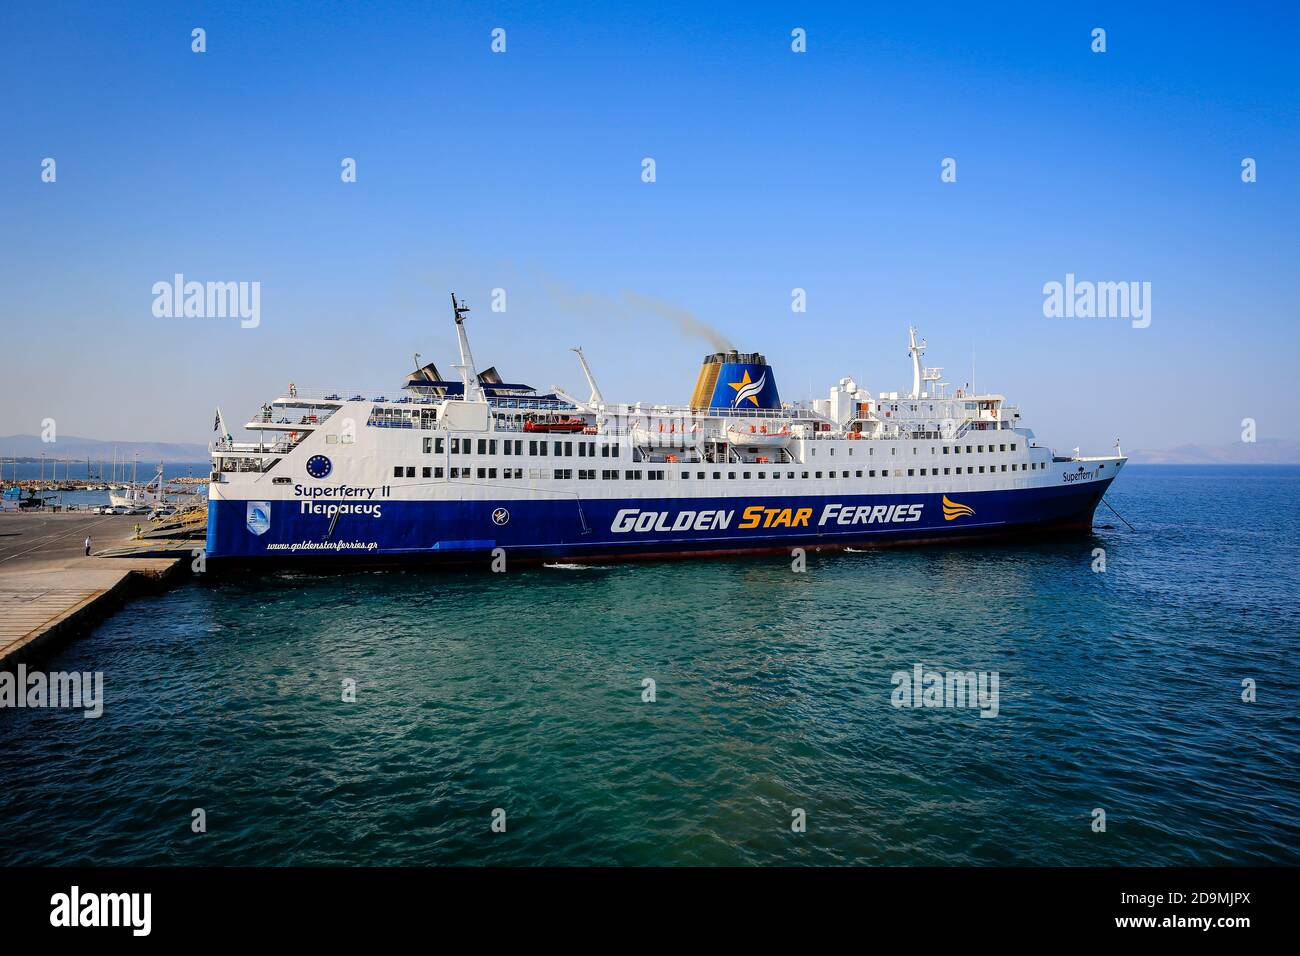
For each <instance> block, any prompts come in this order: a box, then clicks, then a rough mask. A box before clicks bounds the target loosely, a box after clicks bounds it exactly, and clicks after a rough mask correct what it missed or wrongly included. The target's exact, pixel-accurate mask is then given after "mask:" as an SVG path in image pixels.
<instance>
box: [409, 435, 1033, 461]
mask: <svg viewBox="0 0 1300 956" xmlns="http://www.w3.org/2000/svg"><path fill="white" fill-rule="evenodd" d="M448 441H450V442H451V453H452V454H453V455H471V454H475V444H476V443H477V446H478V450H477V454H480V455H495V454H498V450H499V453H500V454H502V455H514V456H522V455H523V454H524V440H523V439H520V438H513V439H512V438H502V439H497V438H477V439H475V438H451V439H444V438H435V437H432V436H427V437H425V439H424V445H423V450H424V453H425V454H426V455H431V454H437V455H441V454H442V453H443V451H445V450H446V447H447V446H446V442H448ZM548 446H549V448H550V449H551V451H550V452H548V451H547V448H548ZM574 446H577V457H579V458H595V457H597V450H596V449H597V447H599V449H600V451H599V457H601V458H618V457H620V454H621V452H620V449H619V443H618V442H594V441H578V442H574V441H552V442H548V441H539V440H534V439H530V440H529V441H528V454H529V455H533V456H535V457H541V458H545V457H546V456H547V455H548V454H550V455H551V456H552V457H555V458H561V457H564V458H572V457H574ZM965 448H966V454H968V455H983V454H985V453H986V451H987V453H994V452H1005V451H1015V450H1016V442H1010V443H1003V444H1000V445H996V446H995V445H966V446H965ZM853 451H854V449H853V448H852V447H850V448H849V455H852V454H853ZM895 451H896V448H895V446H890V449H889V453H890V454H891V455H892V454H894V453H895ZM812 453H813V454H814V455H816V454H817V449H816V448H815V447H814V448H813V449H812ZM830 453H831V455H834V454H835V449H834V448H832V449H830ZM875 453H876V449H875V448H874V447H872V448H868V449H867V454H868V455H874V454H875ZM943 453H944V454H945V455H947V454H953V455H960V454H961V453H962V446H961V445H944V446H943ZM912 454H913V455H915V454H916V446H915V445H913V446H912ZM930 454H932V455H933V454H935V449H934V447H933V446H932V447H931V448H930Z"/></svg>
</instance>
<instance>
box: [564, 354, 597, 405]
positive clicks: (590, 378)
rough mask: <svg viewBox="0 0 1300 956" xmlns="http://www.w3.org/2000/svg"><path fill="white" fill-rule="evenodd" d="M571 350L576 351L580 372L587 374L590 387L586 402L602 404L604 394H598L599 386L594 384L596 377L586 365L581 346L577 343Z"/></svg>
mask: <svg viewBox="0 0 1300 956" xmlns="http://www.w3.org/2000/svg"><path fill="white" fill-rule="evenodd" d="M571 351H574V352H576V353H578V362H579V364H581V365H582V374H583V375H585V376H587V385H588V386H589V387H590V388H591V398H589V399H587V404H588V405H604V404H605V396H604V395H601V394H600V386H599V385H597V384H596V377H595V376H594V375H592V374H591V367H590V366H589V365H587V357H586V356H585V355H583V354H582V346H581V345H579V346H577V347H576V348H574V349H572V350H571Z"/></svg>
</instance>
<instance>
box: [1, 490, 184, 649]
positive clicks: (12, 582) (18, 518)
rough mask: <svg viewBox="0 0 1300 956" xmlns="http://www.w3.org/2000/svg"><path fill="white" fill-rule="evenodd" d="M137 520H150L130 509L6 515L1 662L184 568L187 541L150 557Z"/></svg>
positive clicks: (50, 641) (47, 643)
mask: <svg viewBox="0 0 1300 956" xmlns="http://www.w3.org/2000/svg"><path fill="white" fill-rule="evenodd" d="M137 523H140V524H145V523H146V522H144V520H143V519H142V518H139V517H135V516H131V515H89V514H21V513H19V514H13V513H6V514H0V667H9V666H12V665H13V664H15V663H17V662H18V661H19V660H22V659H28V658H30V657H31V656H33V655H35V654H37V653H41V652H43V651H47V650H49V649H51V648H52V646H53V645H54V644H55V643H56V642H57V641H58V640H59V639H61V638H62V637H66V636H68V635H70V634H72V633H75V632H76V631H77V630H80V629H83V628H85V627H88V626H90V625H92V624H93V623H95V622H96V621H98V620H99V619H101V618H102V617H103V616H104V615H105V614H107V613H108V612H109V611H110V610H112V609H113V608H114V607H116V606H117V605H118V604H119V603H120V602H121V601H123V600H125V599H126V598H127V597H129V596H130V595H131V594H132V593H135V592H137V591H138V590H142V589H146V588H148V587H149V586H157V585H158V584H159V583H160V582H162V581H164V580H166V579H167V578H170V577H171V576H173V575H179V574H183V573H184V572H185V570H186V569H187V568H188V559H189V551H188V549H187V546H185V545H182V546H181V547H180V548H176V545H175V544H173V545H172V547H173V548H174V549H175V550H170V551H161V552H156V553H155V554H154V555H152V556H150V555H149V552H148V550H147V548H148V545H147V543H145V542H137V541H135V540H134V529H135V526H136V524H137ZM87 535H89V536H90V538H91V547H92V551H91V556H90V557H86V556H85V554H84V548H83V543H84V541H85V539H86V536H87ZM196 545H197V542H196ZM106 553H107V554H112V555H114V556H112V557H108V556H104V555H105V554H106ZM117 555H131V556H129V557H128V556H117Z"/></svg>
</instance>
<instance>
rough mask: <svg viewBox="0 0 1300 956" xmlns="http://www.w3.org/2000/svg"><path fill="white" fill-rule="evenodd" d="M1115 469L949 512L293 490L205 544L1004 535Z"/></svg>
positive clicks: (921, 501)
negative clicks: (353, 507)
mask: <svg viewBox="0 0 1300 956" xmlns="http://www.w3.org/2000/svg"><path fill="white" fill-rule="evenodd" d="M1110 480H1111V479H1106V480H1101V481H1093V482H1087V483H1084V484H1080V485H1073V486H1065V487H1051V488H1023V489H1011V490H1000V491H983V492H950V493H949V494H950V495H952V496H953V497H955V498H957V499H959V500H960V509H961V510H960V511H959V512H958V513H954V512H953V509H952V508H951V507H949V508H947V509H945V502H944V497H945V496H944V495H943V494H942V493H936V494H900V495H826V496H778V495H771V496H768V495H763V494H761V493H755V494H753V495H746V496H736V497H725V498H724V497H717V498H672V499H656V498H618V499H601V498H592V499H579V498H577V497H572V498H564V499H556V498H550V499H538V498H512V499H497V500H493V499H487V500H465V501H396V500H386V501H383V502H382V504H381V505H379V506H378V507H379V514H378V515H376V514H375V513H374V512H373V510H372V511H368V512H364V513H337V514H336V513H331V512H330V511H329V510H328V508H325V509H322V508H320V507H319V506H315V507H313V506H312V505H311V504H310V503H306V504H305V503H304V502H302V501H300V500H297V499H290V500H283V501H279V500H277V501H271V502H252V503H250V502H248V501H243V500H234V501H223V500H213V501H210V502H209V507H208V537H207V549H206V550H207V558H208V560H209V561H212V562H215V563H217V564H235V563H259V564H260V563H271V564H293V565H310V566H320V567H324V566H336V565H356V564H406V563H437V562H443V563H462V564H463V563H478V562H483V561H487V560H489V559H490V556H491V553H492V551H493V550H494V549H496V548H502V549H504V550H505V552H506V553H507V555H508V556H509V559H510V560H516V559H519V560H555V559H566V560H573V561H582V560H596V559H605V558H612V557H621V558H626V557H670V556H684V555H693V554H737V553H745V552H762V551H777V550H788V549H790V548H796V547H804V548H820V547H831V548H835V547H846V546H853V547H885V546H893V545H904V544H908V545H910V544H923V543H931V542H945V541H962V540H971V539H990V538H1005V537H1014V536H1020V535H1027V534H1039V533H1046V532H1065V531H1087V530H1088V529H1089V528H1090V527H1091V526H1092V516H1093V512H1094V510H1095V509H1096V507H1097V504H1098V502H1099V501H1100V500H1101V497H1102V495H1103V494H1104V493H1105V491H1106V489H1107V488H1108V487H1109V485H1110ZM950 504H951V503H950ZM263 505H269V507H265V508H263V507H262V506H263ZM828 506H834V510H832V511H830V512H829V516H828V510H827V509H828ZM684 512H685V513H688V514H687V515H686V516H685V517H684V516H683V513H684ZM649 515H654V517H649ZM701 515H704V517H701ZM692 516H694V517H692ZM724 518H725V521H724ZM846 519H847V520H846ZM616 529H621V530H616Z"/></svg>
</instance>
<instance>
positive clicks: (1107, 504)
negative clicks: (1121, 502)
mask: <svg viewBox="0 0 1300 956" xmlns="http://www.w3.org/2000/svg"><path fill="white" fill-rule="evenodd" d="M1101 503H1102V504H1103V505H1105V506H1106V507H1107V508H1109V509H1110V510H1111V511H1112V512H1114V513H1115V517H1116V518H1118V519H1119V520H1120V521H1123V522H1124V523H1125V524H1128V519H1127V518H1125V517H1124V516H1123V515H1122V514H1120V513H1119V512H1118V511H1115V506H1114V505H1112V504H1111V503H1110V502H1109V501H1107V500H1106V499H1105V498H1102V499H1101ZM1128 529H1129V530H1130V531H1132V532H1133V533H1134V534H1137V528H1135V527H1133V526H1132V525H1131V524H1128Z"/></svg>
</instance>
